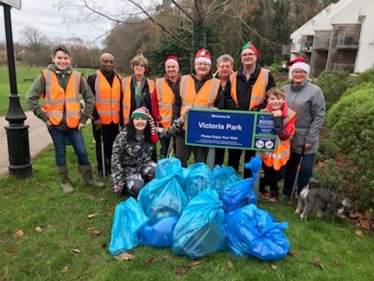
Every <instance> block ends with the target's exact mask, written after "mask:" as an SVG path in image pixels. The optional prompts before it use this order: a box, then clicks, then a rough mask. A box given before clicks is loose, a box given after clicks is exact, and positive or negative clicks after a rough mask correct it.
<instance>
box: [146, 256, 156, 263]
mask: <svg viewBox="0 0 374 281" xmlns="http://www.w3.org/2000/svg"><path fill="white" fill-rule="evenodd" d="M156 261H157V259H156V257H151V258H150V259H148V260H147V261H146V262H145V263H146V264H154V263H155V262H156Z"/></svg>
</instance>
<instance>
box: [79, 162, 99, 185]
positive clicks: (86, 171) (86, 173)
mask: <svg viewBox="0 0 374 281" xmlns="http://www.w3.org/2000/svg"><path fill="white" fill-rule="evenodd" d="M78 168H79V172H80V173H81V175H82V177H83V179H84V181H85V183H86V184H87V185H89V186H92V187H96V188H103V187H104V186H105V185H104V184H103V183H102V182H98V181H95V180H94V179H93V177H92V169H91V165H84V166H81V165H78Z"/></svg>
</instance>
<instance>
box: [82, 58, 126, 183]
mask: <svg viewBox="0 0 374 281" xmlns="http://www.w3.org/2000/svg"><path fill="white" fill-rule="evenodd" d="M113 69H114V57H113V55H112V54H109V53H104V54H102V55H101V56H100V69H98V70H97V71H96V72H95V73H94V74H92V75H90V76H88V78H87V83H88V85H90V88H91V90H92V93H93V94H94V96H95V107H94V110H93V113H92V118H93V124H92V131H93V136H94V138H95V141H96V145H95V150H96V160H97V170H98V176H99V177H100V178H103V177H105V176H107V175H110V164H111V159H112V146H113V143H114V140H115V138H116V136H117V135H118V131H119V123H120V118H121V115H120V114H121V95H122V91H121V79H122V78H121V77H120V76H119V75H118V74H117V73H115V72H114V70H113ZM103 154H104V155H103ZM103 165H104V167H103Z"/></svg>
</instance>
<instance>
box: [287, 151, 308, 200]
mask: <svg viewBox="0 0 374 281" xmlns="http://www.w3.org/2000/svg"><path fill="white" fill-rule="evenodd" d="M304 152H305V144H304V145H303V150H302V151H301V155H300V160H299V163H298V164H297V169H296V175H295V180H294V181H293V186H292V192H291V197H290V203H289V204H291V202H292V199H293V196H294V194H295V190H296V185H297V178H298V177H299V174H300V169H301V164H302V163H303V159H304Z"/></svg>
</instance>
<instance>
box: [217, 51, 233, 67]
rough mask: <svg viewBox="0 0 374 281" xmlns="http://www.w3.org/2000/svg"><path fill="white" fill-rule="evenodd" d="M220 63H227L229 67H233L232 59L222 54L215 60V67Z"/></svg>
mask: <svg viewBox="0 0 374 281" xmlns="http://www.w3.org/2000/svg"><path fill="white" fill-rule="evenodd" d="M221 61H229V62H230V63H231V65H234V59H233V58H232V56H230V55H229V54H224V55H221V56H219V57H218V59H217V67H218V65H219V63H220V62H221Z"/></svg>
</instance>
